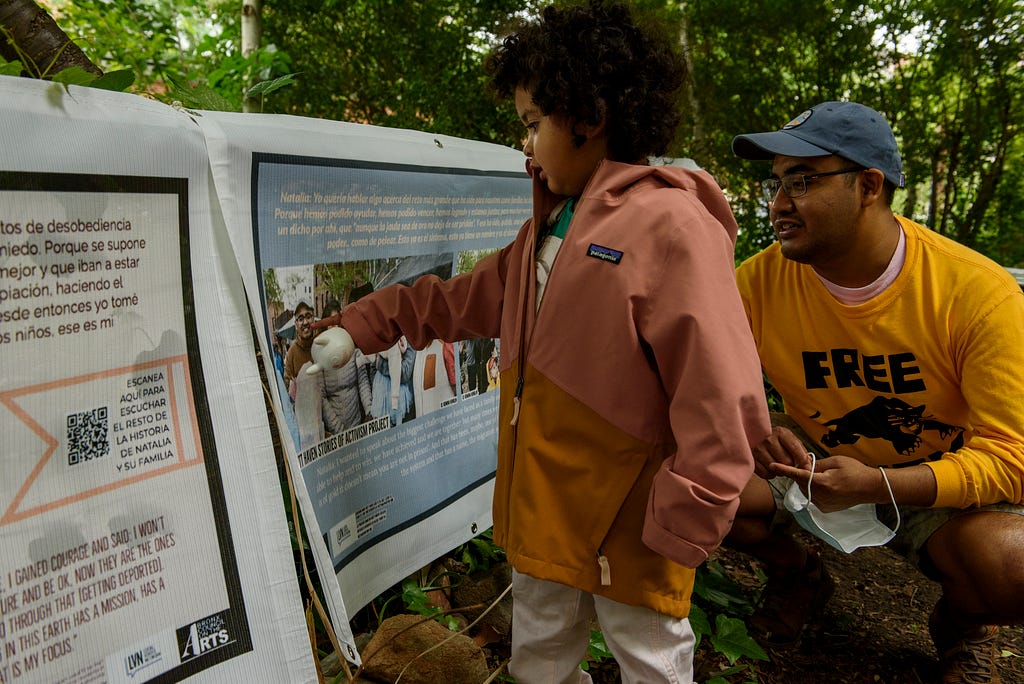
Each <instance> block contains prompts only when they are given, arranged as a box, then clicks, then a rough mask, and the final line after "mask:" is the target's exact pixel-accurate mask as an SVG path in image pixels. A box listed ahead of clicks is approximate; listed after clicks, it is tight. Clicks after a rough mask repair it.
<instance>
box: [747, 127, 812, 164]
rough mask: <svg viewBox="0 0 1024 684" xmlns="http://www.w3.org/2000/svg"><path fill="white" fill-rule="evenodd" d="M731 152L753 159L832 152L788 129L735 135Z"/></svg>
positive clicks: (807, 155)
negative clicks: (778, 155)
mask: <svg viewBox="0 0 1024 684" xmlns="http://www.w3.org/2000/svg"><path fill="white" fill-rule="evenodd" d="M732 152H733V154H735V155H736V156H737V157H739V158H740V159H752V160H755V161H762V160H767V159H772V158H774V157H775V155H777V154H781V155H783V156H786V157H824V156H827V155H830V154H832V152H830V151H828V150H826V149H825V148H824V147H818V146H817V145H814V144H812V143H809V142H807V141H806V140H801V139H800V138H798V137H796V136H795V135H793V134H792V133H790V132H789V131H771V132H768V133H748V134H746V135H737V136H736V137H735V138H733V140H732Z"/></svg>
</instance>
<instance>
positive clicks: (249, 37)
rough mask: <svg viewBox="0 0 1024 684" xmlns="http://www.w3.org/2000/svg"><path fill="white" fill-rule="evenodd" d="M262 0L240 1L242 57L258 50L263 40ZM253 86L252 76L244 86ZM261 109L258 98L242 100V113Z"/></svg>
mask: <svg viewBox="0 0 1024 684" xmlns="http://www.w3.org/2000/svg"><path fill="white" fill-rule="evenodd" d="M262 13H263V0H242V57H248V56H249V55H251V54H252V53H253V51H255V50H256V49H258V48H259V46H260V40H261V39H262V38H263V17H262ZM252 85H253V79H252V75H251V74H250V77H249V79H248V82H247V83H246V84H245V87H246V88H250V87H252ZM261 109H262V107H261V106H260V100H259V98H255V97H248V96H246V97H245V98H244V99H243V100H242V111H243V112H258V111H260V110H261Z"/></svg>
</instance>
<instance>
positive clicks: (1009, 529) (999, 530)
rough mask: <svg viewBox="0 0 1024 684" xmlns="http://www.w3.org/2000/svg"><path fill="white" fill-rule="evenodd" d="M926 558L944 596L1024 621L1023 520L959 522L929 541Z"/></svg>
mask: <svg viewBox="0 0 1024 684" xmlns="http://www.w3.org/2000/svg"><path fill="white" fill-rule="evenodd" d="M926 548H927V552H928V556H929V557H930V559H931V561H932V563H933V564H934V567H935V569H936V570H937V571H938V573H939V581H940V582H941V583H942V585H943V587H944V589H945V590H946V592H947V593H956V594H960V595H963V596H964V597H965V599H966V598H967V597H973V602H976V603H977V604H978V609H979V610H982V609H984V610H986V611H1007V612H1010V613H1015V614H1018V615H1020V616H1021V617H1022V618H1024V516H1021V515H1017V514H1015V513H1000V512H986V511H981V512H976V513H969V514H965V515H960V516H957V517H955V518H953V519H951V520H949V521H948V522H946V523H945V524H943V525H942V527H940V528H939V529H938V530H937V531H936V532H935V533H934V534H933V535H932V536H931V538H930V539H929V540H928V544H927V547H926Z"/></svg>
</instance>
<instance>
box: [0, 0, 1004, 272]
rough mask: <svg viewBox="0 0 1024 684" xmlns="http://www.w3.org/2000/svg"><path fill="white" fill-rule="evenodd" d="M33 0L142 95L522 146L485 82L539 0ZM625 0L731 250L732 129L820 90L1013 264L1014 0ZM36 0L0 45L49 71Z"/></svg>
mask: <svg viewBox="0 0 1024 684" xmlns="http://www.w3.org/2000/svg"><path fill="white" fill-rule="evenodd" d="M41 4H42V5H43V6H44V7H45V8H46V9H47V11H48V12H49V14H50V15H51V16H53V17H54V19H55V20H56V21H57V23H58V24H59V26H60V28H61V29H63V30H64V32H66V34H67V35H68V36H69V37H70V38H71V40H72V42H73V43H74V45H75V46H78V47H80V48H81V50H82V51H83V52H84V54H85V55H86V56H87V58H88V60H90V61H91V63H92V64H94V65H96V66H98V67H99V69H101V70H103V71H105V72H108V73H109V72H112V71H118V70H127V71H130V72H131V73H132V74H133V75H134V83H133V85H131V86H130V90H133V91H136V92H139V93H140V94H144V95H146V96H149V97H154V98H157V99H160V100H164V101H166V102H171V101H174V100H178V101H182V102H183V103H184V104H186V105H192V106H197V107H202V108H207V109H235V110H245V111H262V112H268V113H286V114H294V115H300V116H308V117H316V118H323V119H330V120H337V121H354V122H361V123H369V124H376V125H380V126H389V127H395V128H408V129H415V130H422V131H430V132H434V133H443V134H448V135H453V136H458V137H462V138H469V139H473V140H483V141H488V142H494V143H499V144H502V145H508V146H513V147H518V146H519V144H520V142H521V139H522V134H523V132H522V130H521V124H520V123H519V122H518V120H517V117H516V116H515V113H514V110H513V109H512V108H511V105H510V104H508V103H505V104H503V105H496V103H495V102H494V100H493V99H492V98H491V97H490V95H489V94H488V93H487V92H486V90H485V88H484V77H483V73H482V69H481V62H482V60H483V57H484V55H485V53H486V51H487V49H488V48H489V47H490V46H491V45H493V44H494V43H495V41H496V40H498V36H500V35H502V32H503V30H504V29H505V28H506V27H507V26H508V24H509V21H510V20H513V19H514V18H516V17H520V16H523V15H529V14H534V13H536V11H537V9H538V8H539V7H541V6H543V5H544V4H547V3H546V2H538V0H489V1H488V2H480V1H479V0H243V1H242V2H239V1H238V0H231V1H222V0H75V2H70V1H69V0H47V1H45V2H42V3H41ZM636 4H637V5H638V6H640V7H642V8H643V9H645V10H648V11H649V12H650V13H651V14H652V15H653V16H655V17H656V20H658V21H660V22H662V23H664V25H665V26H666V27H667V28H668V29H669V30H670V31H671V32H673V33H674V34H675V35H676V36H678V40H679V43H680V45H681V47H682V49H683V51H684V54H685V55H686V57H687V61H688V63H689V67H690V74H689V79H688V81H687V84H686V89H685V93H684V97H683V99H682V102H681V106H682V107H683V109H684V110H685V116H684V125H683V126H682V127H681V129H680V131H679V135H678V136H677V139H676V141H675V143H674V145H673V146H672V148H671V150H670V151H669V156H672V157H689V158H691V159H693V160H694V161H695V162H696V163H697V164H699V165H700V166H701V167H703V168H705V169H707V170H708V171H710V172H711V173H712V174H713V175H714V176H715V177H716V178H717V179H718V181H719V182H720V183H721V185H722V186H723V187H724V188H725V190H726V193H727V196H728V197H729V200H730V202H731V203H732V207H733V210H734V212H735V214H736V217H737V219H738V221H739V224H740V229H741V230H740V239H739V244H738V246H737V254H736V256H737V259H742V258H744V257H747V256H750V255H751V254H753V253H755V252H756V251H758V250H759V249H760V248H762V247H763V246H765V245H767V244H768V243H769V242H771V240H772V235H771V229H770V227H769V226H768V223H767V220H766V206H765V204H764V200H763V199H762V198H761V195H760V192H759V191H758V186H757V181H758V180H759V179H760V178H761V177H763V176H765V175H767V173H768V166H767V164H765V163H760V164H759V163H752V162H746V161H743V160H739V159H737V158H735V157H734V156H733V155H732V153H731V150H730V142H731V140H732V138H733V136H735V135H736V134H738V133H745V132H750V131H760V130H773V129H776V128H779V127H780V126H781V125H782V124H783V123H785V122H786V121H788V120H789V119H790V118H792V117H794V116H796V115H797V114H799V113H800V112H801V111H803V110H805V109H807V108H808V107H810V106H811V105H813V104H816V103H818V102H821V101H825V100H845V99H849V100H855V101H859V102H863V103H865V104H868V105H870V106H872V107H874V108H875V109H877V110H879V111H880V112H882V113H883V114H884V115H885V116H886V117H887V118H888V120H889V121H890V123H891V124H892V126H893V128H894V130H895V132H896V135H897V138H898V139H899V141H900V143H901V150H902V154H903V160H904V167H905V171H906V175H907V179H908V185H907V188H906V190H903V191H900V192H898V193H897V196H896V200H895V205H894V208H895V210H896V211H897V212H898V213H901V214H903V215H905V216H908V217H911V218H913V219H915V220H917V221H920V222H922V223H924V224H926V225H928V226H929V227H931V228H932V229H934V230H935V231H937V232H939V233H941V234H943V235H947V236H949V237H951V238H953V239H955V240H957V241H958V242H961V243H963V244H966V245H969V246H971V247H973V248H975V249H977V250H978V251H980V252H982V253H984V254H986V255H988V256H989V257H991V258H992V259H994V260H995V261H997V262H999V263H1000V264H1003V265H1004V266H1012V267H1022V266H1024V239H1022V235H1021V234H1022V231H1024V163H1022V162H1024V135H1022V131H1024V78H1022V71H1024V3H1022V2H1020V1H1019V0H897V1H895V2H893V1H891V0H886V1H885V2H883V1H881V0H870V1H868V2H860V1H854V0H818V1H813V0H812V1H811V2H808V1H807V0H700V1H699V2H698V1H692V2H687V1H685V0H682V1H680V0H636ZM30 7H34V4H33V3H32V2H31V1H30V0H0V57H2V58H3V59H5V60H8V61H10V62H12V63H13V61H14V60H20V61H21V62H23V63H24V62H26V61H27V60H26V59H25V58H26V57H31V58H32V60H31V61H32V62H33V63H32V64H30V65H24V64H23V66H26V69H27V70H28V71H32V70H34V71H35V73H36V75H39V74H45V73H46V71H47V70H51V71H52V70H54V64H51V62H50V58H48V57H43V56H41V55H39V56H32V55H27V54H26V52H25V50H17V49H14V48H12V45H11V43H12V40H11V39H12V38H16V37H17V36H18V35H19V33H18V31H19V30H22V29H20V28H19V23H20V22H24V21H26V20H27V17H28V16H29V14H30V12H31V11H32V10H31V9H29V8H30ZM52 49H53V50H55V51H58V52H59V50H60V47H59V46H54V47H53V48H52ZM66 56H67V55H61V58H63V57H66ZM9 66H14V65H13V64H12V65H9ZM0 73H5V72H3V71H2V66H0ZM7 73H10V70H8V72H7ZM267 84H273V86H271V87H267ZM254 85H255V87H254ZM282 86H284V87H282Z"/></svg>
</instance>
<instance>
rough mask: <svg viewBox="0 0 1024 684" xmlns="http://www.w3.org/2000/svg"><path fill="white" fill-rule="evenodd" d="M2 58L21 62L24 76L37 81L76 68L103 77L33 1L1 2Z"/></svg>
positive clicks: (14, 0) (0, 33)
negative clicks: (69, 68)
mask: <svg viewBox="0 0 1024 684" xmlns="http://www.w3.org/2000/svg"><path fill="white" fill-rule="evenodd" d="M0 56H2V57H3V58H4V59H6V60H7V61H9V62H10V61H14V60H19V61H20V62H21V64H22V67H23V68H24V72H23V73H24V74H25V75H27V76H31V77H34V78H49V77H50V76H53V75H54V74H56V73H59V72H61V71H63V70H64V69H67V68H68V67H73V66H77V67H81V68H82V69H84V70H85V71H88V72H89V73H91V74H96V75H97V76H100V75H102V74H103V71H102V70H101V69H100V68H99V67H98V66H96V65H95V64H93V63H92V62H91V61H90V60H89V58H88V57H86V56H85V53H84V52H82V50H81V48H79V47H78V46H77V45H75V44H74V43H72V42H71V39H70V38H68V37H67V34H65V33H64V31H62V30H61V29H60V27H59V26H57V22H55V21H54V20H53V18H52V17H51V16H50V15H49V14H48V13H47V12H46V10H44V9H43V8H41V7H40V6H39V5H37V4H36V3H35V2H33V1H32V0H0Z"/></svg>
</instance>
